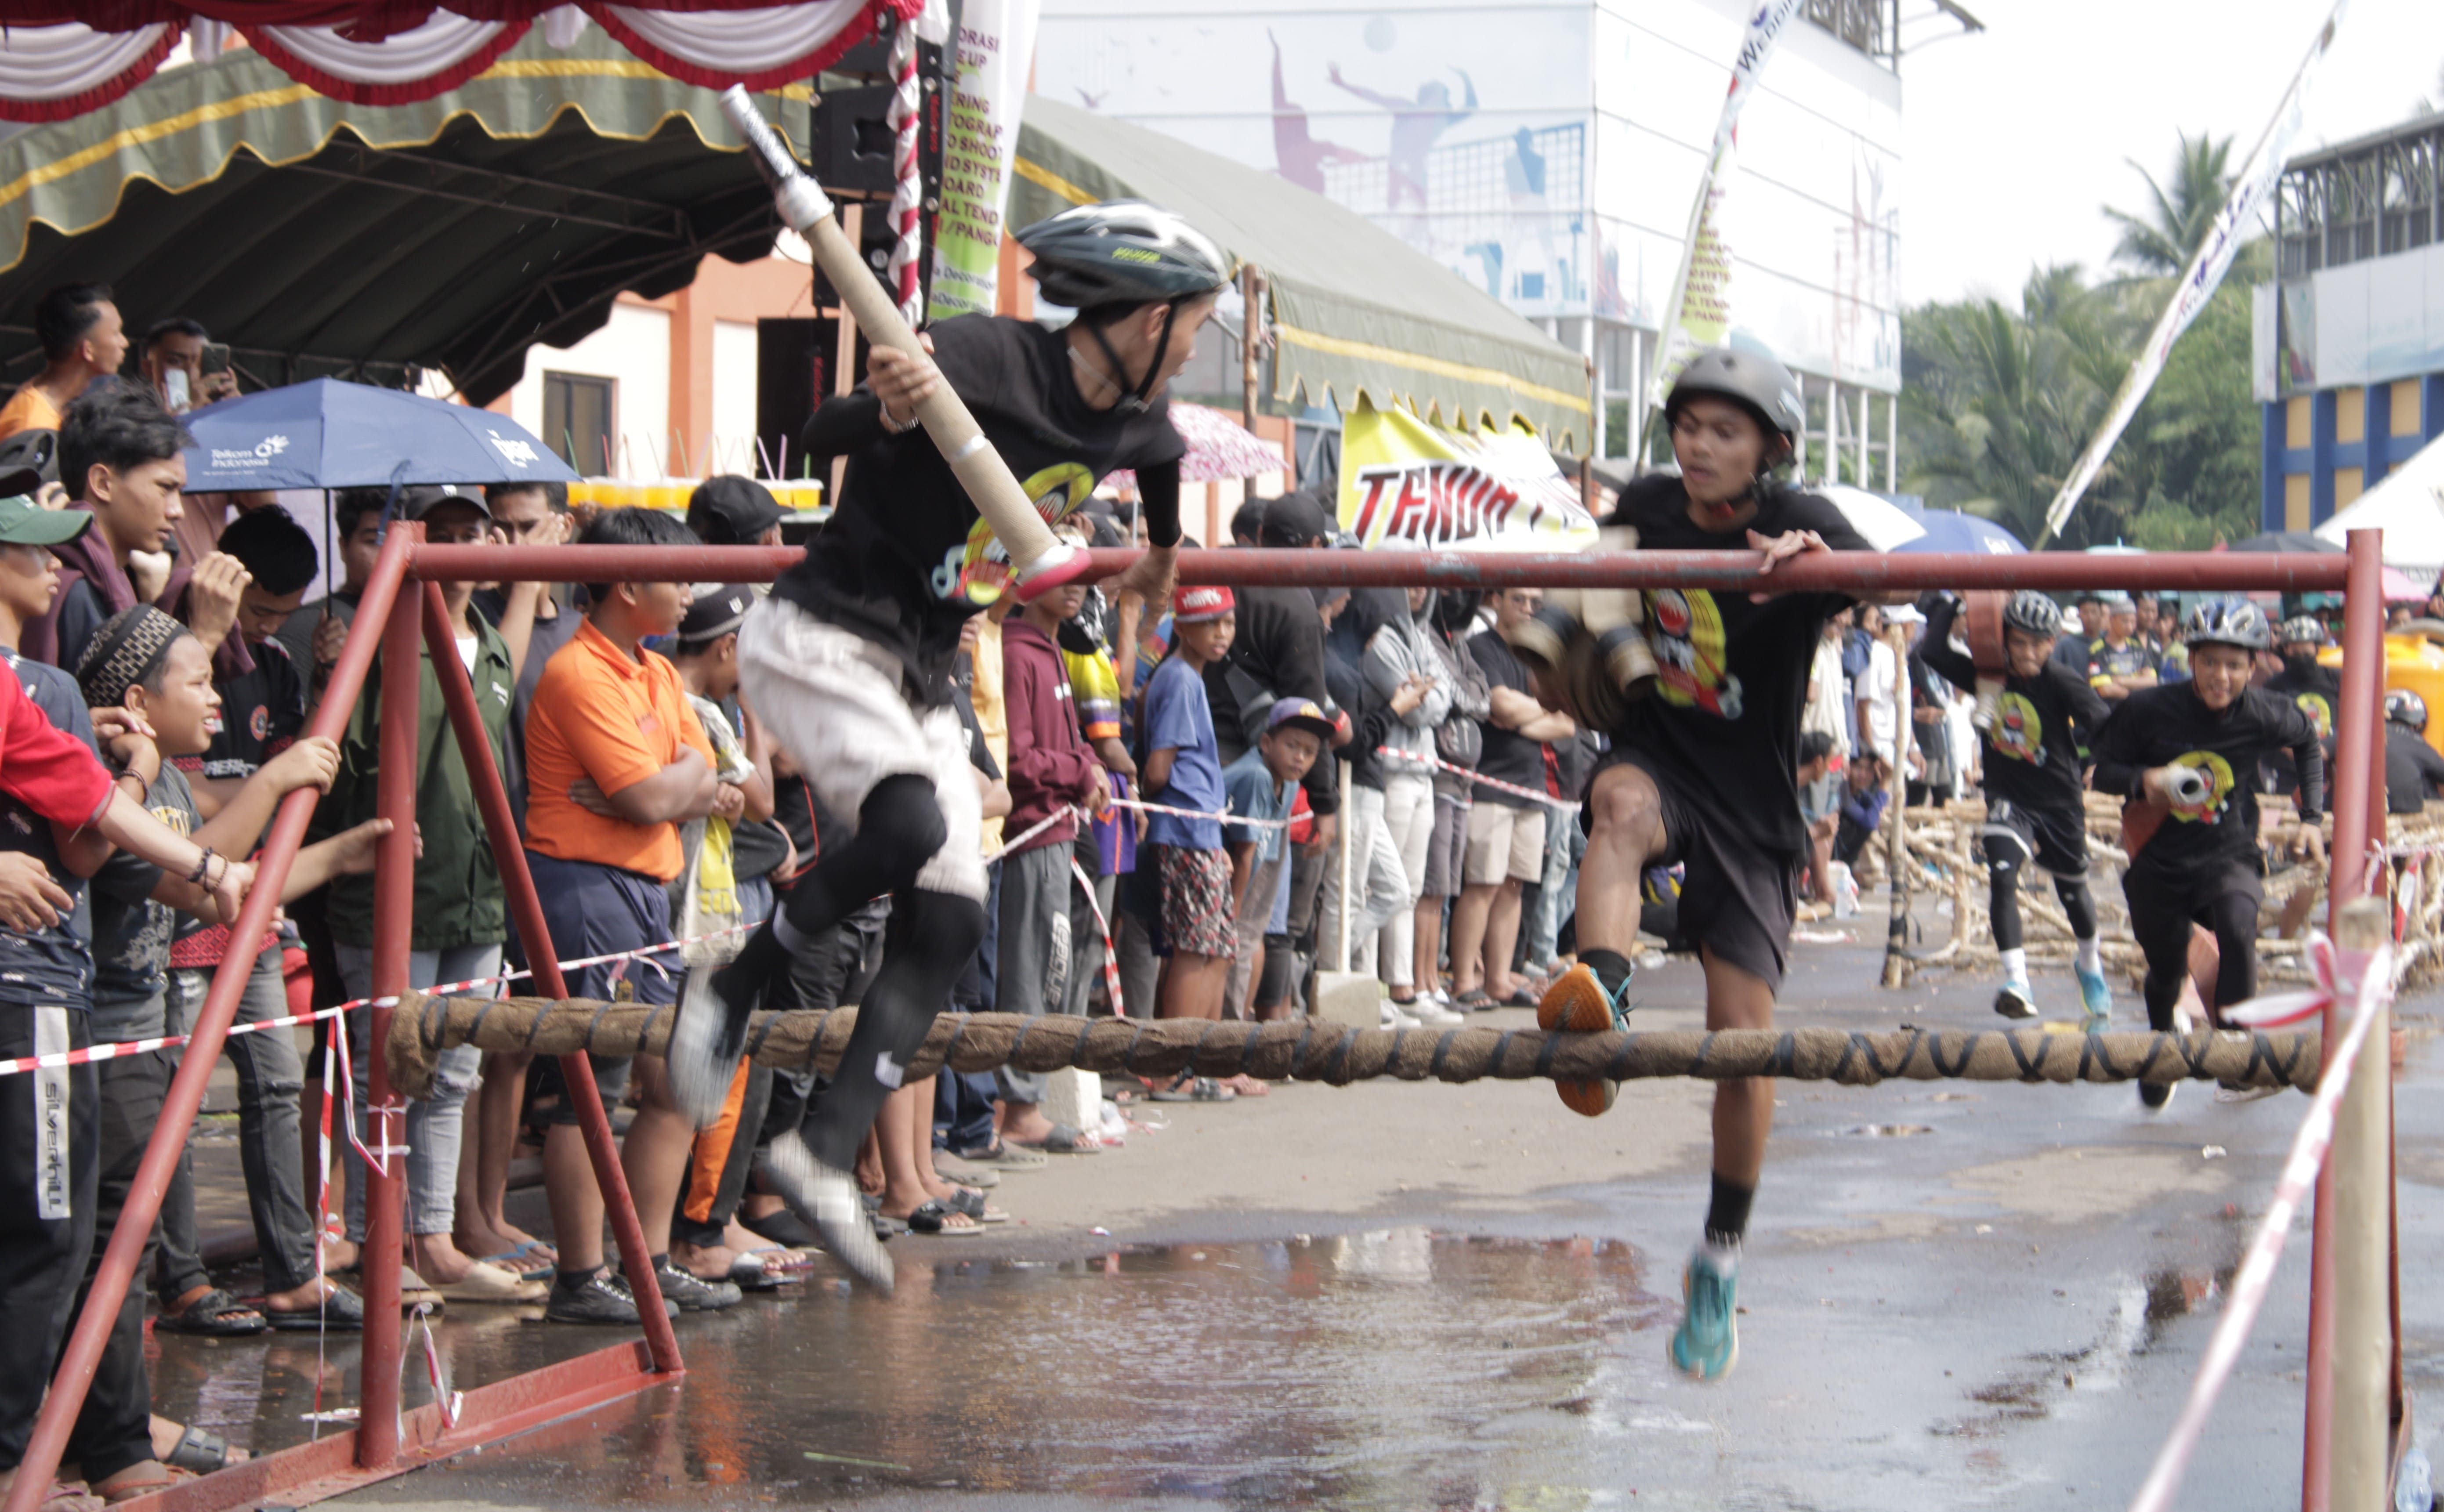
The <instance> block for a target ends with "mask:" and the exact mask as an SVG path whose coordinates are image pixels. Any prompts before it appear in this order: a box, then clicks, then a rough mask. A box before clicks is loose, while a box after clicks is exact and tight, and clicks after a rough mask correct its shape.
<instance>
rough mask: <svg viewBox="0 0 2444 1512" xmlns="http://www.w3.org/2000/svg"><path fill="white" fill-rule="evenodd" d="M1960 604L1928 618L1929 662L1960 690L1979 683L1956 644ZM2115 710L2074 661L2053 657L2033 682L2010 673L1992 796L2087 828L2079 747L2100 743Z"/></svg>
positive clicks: (1992, 752) (1992, 758) (1990, 753)
mask: <svg viewBox="0 0 2444 1512" xmlns="http://www.w3.org/2000/svg"><path fill="white" fill-rule="evenodd" d="M1958 612H1959V611H1958V606H1957V605H1956V604H1955V603H1954V602H1953V600H1952V599H1944V600H1943V601H1942V602H1941V603H1939V604H1937V605H1936V606H1935V612H1934V613H1933V614H1932V615H1929V616H1928V617H1927V627H1926V639H1925V641H1924V643H1923V644H1922V645H1921V646H1920V648H1919V649H1920V652H1921V654H1922V655H1924V656H1925V659H1926V664H1927V665H1928V666H1930V667H1932V668H1934V669H1935V671H1936V672H1938V673H1942V674H1943V675H1944V676H1945V677H1946V678H1949V679H1950V680H1951V681H1952V683H1953V686H1954V687H1959V688H1973V687H1975V686H1976V678H1977V669H1976V667H1975V666H1974V665H1973V664H1972V662H1971V661H1970V659H1969V658H1968V657H1967V656H1965V655H1961V654H1960V653H1959V652H1958V651H1956V650H1954V649H1953V645H1952V626H1953V618H1954V617H1955V616H1956V615H1957V614H1958ZM2111 713H2112V710H2111V709H2110V707H2109V706H2107V705H2106V703H2105V702H2104V700H2103V699H2102V698H2101V697H2099V696H2098V695H2097V692H2096V690H2095V689H2093V688H2091V687H2089V686H2088V681H2087V679H2086V678H2085V677H2083V676H2081V675H2080V674H2079V672H2078V671H2077V669H2075V668H2073V667H2071V666H2070V665H2069V664H2068V663H2065V662H2061V661H2053V660H2048V661H2047V662H2046V664H2045V665H2044V666H2043V667H2040V668H2038V669H2037V674H2036V675H2035V676H2034V677H2022V676H2019V675H2018V674H2016V673H2006V674H2005V676H2004V678H2003V691H2002V694H2001V696H2000V697H1999V698H1997V699H1996V701H1995V709H1994V723H1993V725H1992V727H1991V728H1989V729H1988V730H1987V731H1986V735H1985V746H1986V758H1987V759H1986V767H1985V770H1986V791H1987V792H1988V794H1990V796H1992V797H1995V798H2002V799H2009V801H2010V802H2014V803H2017V804H2019V805H2020V806H2021V807H2023V808H2028V809H2035V810H2040V811H2042V812H2045V813H2049V814H2055V815H2062V816H2067V817H2069V819H2070V821H2071V822H2072V823H2074V824H2080V825H2083V824H2084V823H2085V822H2086V820H2085V818H2084V817H2083V815H2084V810H2085V804H2086V801H2085V800H2084V799H2083V797H2082V796H2081V787H2082V784H2081V782H2080V748H2081V746H2082V745H2083V743H2084V744H2087V745H2093V744H2095V741H2096V737H2097V732H2098V731H2099V730H2100V729H2101V728H2102V727H2103V725H2104V721H2105V720H2106V718H2108V717H2109V716H2110V715H2111Z"/></svg>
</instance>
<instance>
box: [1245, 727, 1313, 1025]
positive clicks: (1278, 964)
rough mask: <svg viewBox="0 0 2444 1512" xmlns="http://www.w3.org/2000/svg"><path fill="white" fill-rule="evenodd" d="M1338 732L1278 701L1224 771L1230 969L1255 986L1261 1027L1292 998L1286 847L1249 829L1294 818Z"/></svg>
mask: <svg viewBox="0 0 2444 1512" xmlns="http://www.w3.org/2000/svg"><path fill="white" fill-rule="evenodd" d="M1334 729H1335V727H1334V724H1333V721H1332V718H1331V716H1330V715H1328V714H1326V713H1325V712H1324V710H1323V709H1322V708H1321V707H1320V706H1319V705H1317V704H1316V703H1315V702H1314V701H1313V700H1312V699H1306V698H1284V699H1281V700H1279V701H1277V702H1276V703H1275V704H1274V705H1273V711H1272V712H1271V713H1270V714H1268V715H1267V716H1266V718H1265V728H1264V731H1263V732H1262V733H1261V734H1259V735H1258V736H1257V737H1256V744H1255V745H1254V746H1252V747H1249V749H1248V751H1247V753H1246V754H1245V755H1242V756H1241V757H1240V758H1239V759H1238V760H1237V761H1234V762H1232V763H1231V765H1228V766H1226V767H1224V768H1222V788H1223V792H1224V793H1225V795H1227V797H1228V799H1229V802H1230V807H1231V815H1232V818H1231V820H1229V821H1225V822H1224V824H1223V827H1222V833H1223V839H1225V840H1226V841H1227V842H1228V843H1229V845H1230V848H1231V897H1232V898H1233V899H1234V900H1235V905H1236V907H1235V920H1236V924H1237V928H1238V940H1237V954H1236V959H1235V961H1234V963H1233V965H1232V968H1231V969H1232V972H1233V973H1234V974H1236V975H1239V976H1241V977H1249V978H1253V980H1254V984H1255V985H1254V987H1253V989H1252V990H1251V991H1250V994H1249V1000H1248V1005H1249V1009H1250V1015H1251V1016H1252V1017H1254V1018H1256V1019H1259V1020H1264V1019H1278V1018H1280V1017H1281V1016H1282V1014H1283V1011H1284V1008H1285V1005H1286V1004H1287V999H1288V996H1289V977H1290V971H1289V967H1290V951H1289V937H1288V933H1287V929H1286V926H1287V922H1288V921H1287V917H1286V915H1287V912H1288V908H1289V894H1288V890H1287V888H1286V887H1285V886H1284V876H1283V871H1284V867H1285V864H1286V863H1285V858H1286V857H1287V853H1288V850H1289V847H1288V846H1287V845H1286V844H1285V843H1283V836H1282V831H1281V829H1280V828H1279V827H1278V826H1275V825H1271V824H1259V823H1251V822H1246V821H1268V820H1287V818H1289V812H1290V802H1291V799H1292V796H1293V794H1294V792H1295V790H1296V789H1297V787H1298V785H1299V782H1300V780H1301V779H1303V778H1304V777H1305V776H1306V774H1307V770H1308V768H1310V767H1312V766H1313V765H1315V759H1316V755H1317V753H1318V752H1320V751H1322V750H1323V749H1324V747H1326V746H1328V745H1330V744H1331V742H1332V737H1333V733H1334ZM1260 962H1261V964H1262V971H1261V974H1259V972H1258V969H1257V968H1258V965H1259V963H1260Z"/></svg>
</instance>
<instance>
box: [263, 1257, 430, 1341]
mask: <svg viewBox="0 0 2444 1512" xmlns="http://www.w3.org/2000/svg"><path fill="white" fill-rule="evenodd" d="M405 1291H406V1273H405V1272H401V1273H400V1292H401V1295H402V1296H403V1295H404V1294H405ZM263 1316H264V1317H266V1318H269V1319H271V1326H272V1327H274V1328H276V1329H279V1330H280V1331H281V1332H283V1333H287V1334H313V1333H320V1332H322V1331H323V1330H324V1329H328V1330H330V1331H331V1332H332V1333H335V1334H356V1333H361V1332H363V1330H364V1326H365V1300H364V1299H363V1298H361V1297H360V1296H358V1295H357V1294H356V1293H354V1292H352V1291H350V1290H348V1289H347V1288H346V1287H345V1286H336V1285H335V1286H333V1287H332V1288H331V1294H330V1295H329V1296H328V1297H325V1298H324V1299H323V1305H322V1306H320V1307H273V1306H270V1305H269V1304H268V1303H267V1304H266V1305H265V1307H264V1309H263Z"/></svg>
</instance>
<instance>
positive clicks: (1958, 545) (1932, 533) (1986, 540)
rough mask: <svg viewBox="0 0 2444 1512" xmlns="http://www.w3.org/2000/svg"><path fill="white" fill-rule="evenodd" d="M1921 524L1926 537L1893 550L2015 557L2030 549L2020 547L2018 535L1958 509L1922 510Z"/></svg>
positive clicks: (1920, 514)
mask: <svg viewBox="0 0 2444 1512" xmlns="http://www.w3.org/2000/svg"><path fill="white" fill-rule="evenodd" d="M1917 523H1918V524H1919V525H1920V526H1924V527H1925V529H1926V534H1924V535H1922V536H1920V537H1918V538H1917V539H1916V540H1915V541H1904V542H1902V543H1901V544H1899V545H1898V546H1895V547H1894V548H1893V550H1894V551H1895V552H1902V551H1942V552H1953V553H1978V554H1982V555H1985V556H1990V557H2013V556H2019V555H2021V554H2023V553H2025V552H2026V551H2027V549H2028V548H2027V546H2024V545H2022V544H2020V538H2019V537H2018V536H2015V535H2013V534H2012V533H2011V532H2009V530H2006V529H2004V528H2003V527H2002V526H1999V525H1996V524H1995V523H1994V522H1993V521H1991V520H1988V519H1984V518H1981V517H1980V516H1977V515H1973V514H1964V513H1962V512H1961V511H1960V510H1958V509H1921V510H1919V511H1918V516H1917Z"/></svg>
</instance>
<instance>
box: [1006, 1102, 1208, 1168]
mask: <svg viewBox="0 0 2444 1512" xmlns="http://www.w3.org/2000/svg"><path fill="white" fill-rule="evenodd" d="M1208 1100H1212V1099H1208ZM1002 1143H1003V1144H1005V1145H1016V1146H1018V1147H1019V1148H1020V1149H1021V1150H1040V1151H1042V1152H1045V1153H1046V1154H1047V1155H1099V1154H1102V1152H1103V1146H1102V1142H1101V1141H1099V1140H1097V1139H1095V1138H1094V1137H1093V1136H1092V1135H1089V1134H1083V1133H1081V1132H1080V1131H1078V1130H1076V1129H1072V1128H1070V1127H1069V1126H1068V1125H1067V1124H1065V1123H1056V1124H1054V1125H1053V1126H1052V1132H1051V1133H1050V1134H1046V1135H1045V1136H1044V1137H1043V1138H1041V1139H1032V1140H1029V1139H1007V1138H1006V1139H1004V1140H1003V1141H1002Z"/></svg>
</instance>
